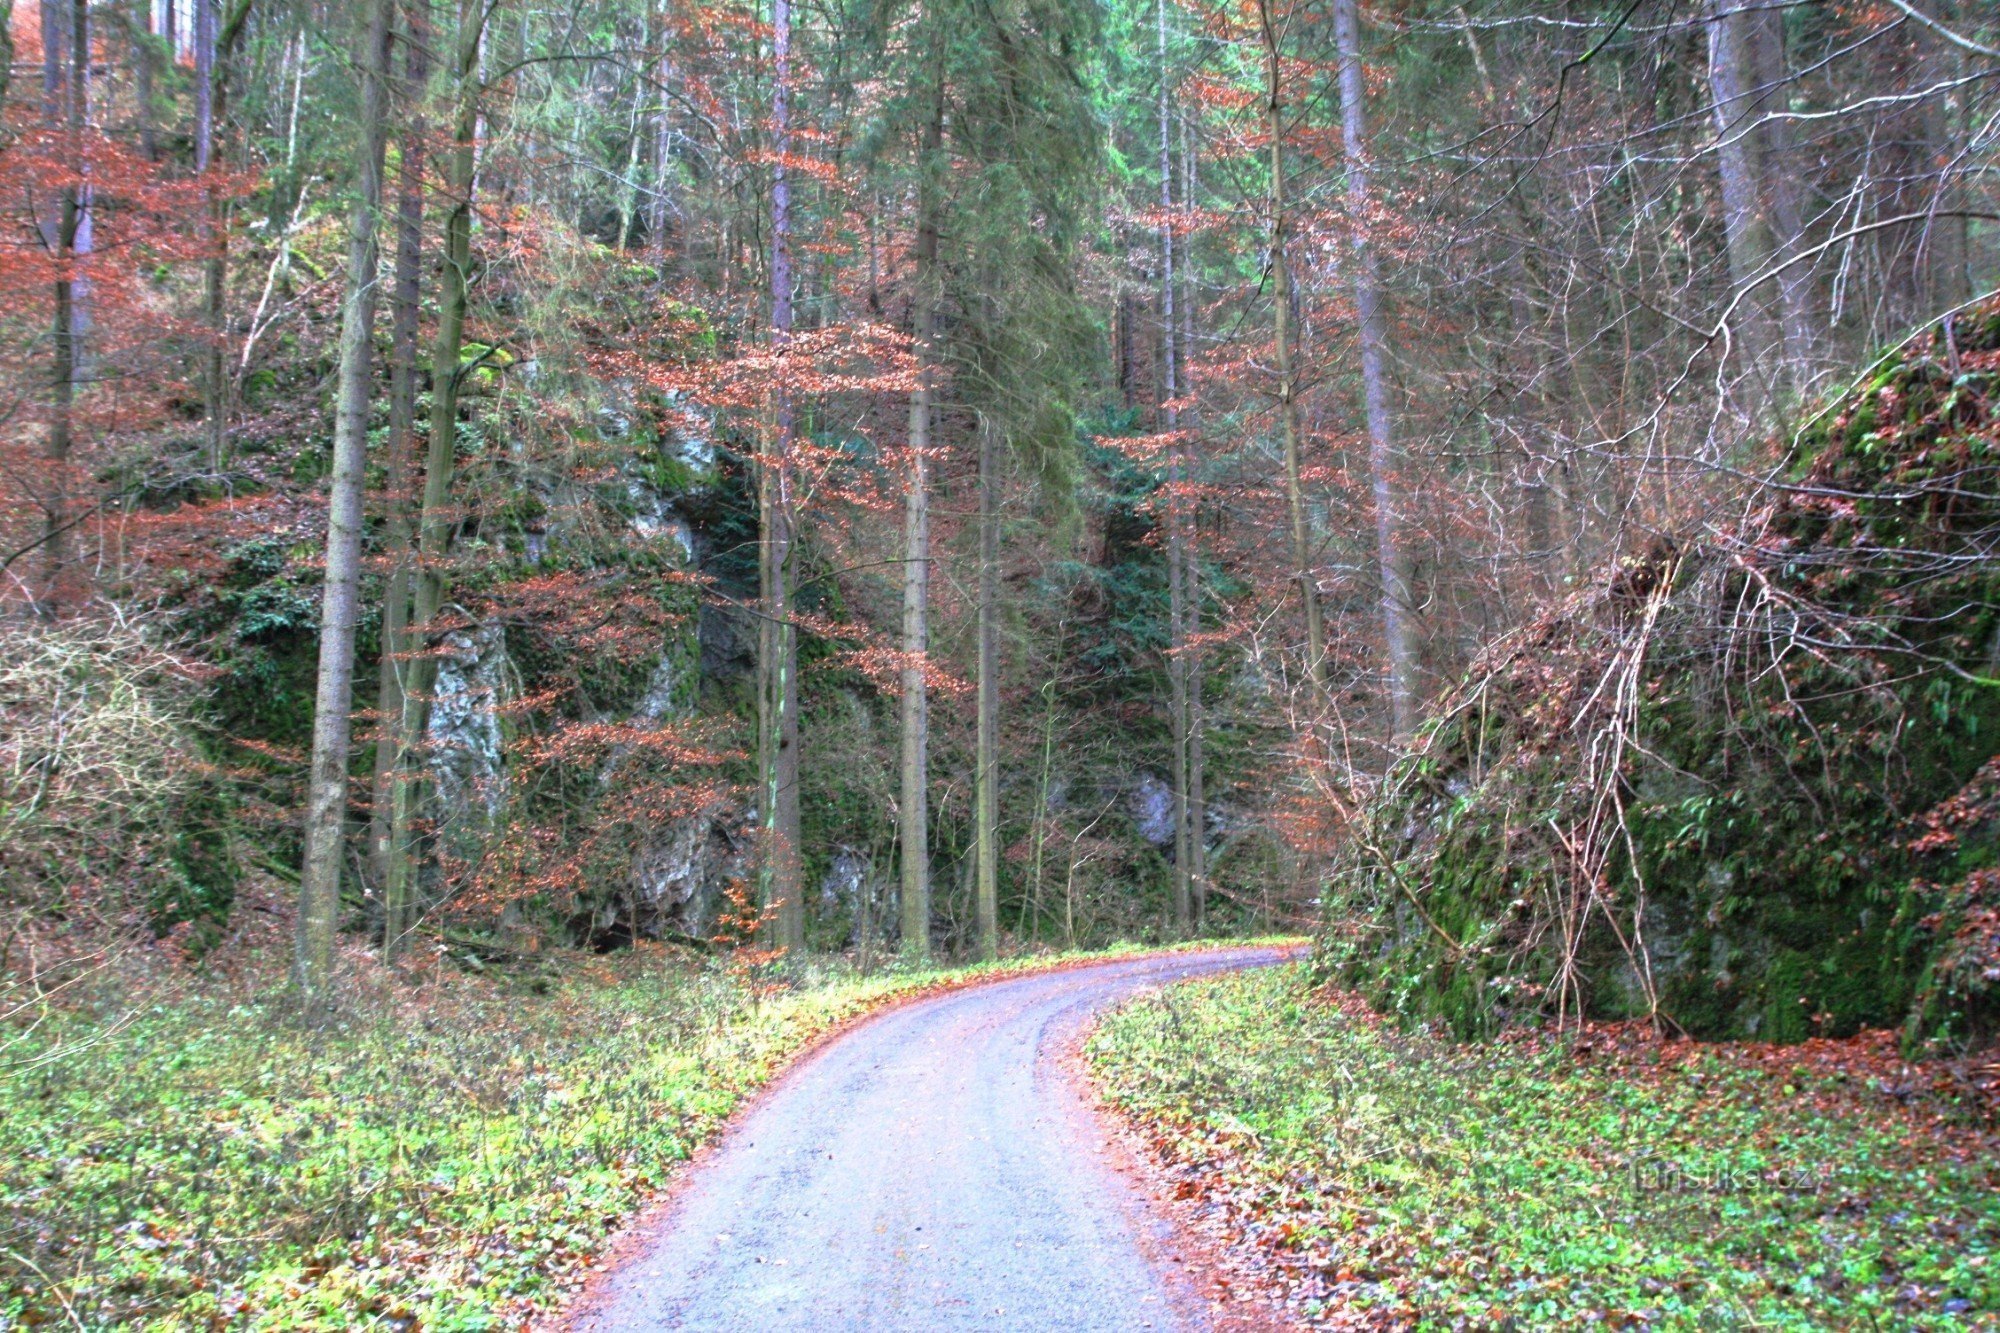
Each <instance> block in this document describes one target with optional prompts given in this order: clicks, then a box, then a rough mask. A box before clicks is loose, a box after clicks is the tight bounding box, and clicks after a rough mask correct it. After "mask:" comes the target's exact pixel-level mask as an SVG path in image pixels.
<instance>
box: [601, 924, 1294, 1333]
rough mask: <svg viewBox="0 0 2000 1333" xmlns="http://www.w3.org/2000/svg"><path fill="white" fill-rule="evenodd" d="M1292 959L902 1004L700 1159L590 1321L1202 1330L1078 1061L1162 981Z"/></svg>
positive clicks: (1085, 973)
mask: <svg viewBox="0 0 2000 1333" xmlns="http://www.w3.org/2000/svg"><path fill="white" fill-rule="evenodd" d="M1293 956H1296V955H1295V953H1294V952H1293V951H1289V950H1285V949H1276V948H1246V949H1218V950H1212V951H1206V952H1201V953H1188V954H1170V955H1164V956H1155V957H1150V958H1137V959H1131V960H1127V961H1119V962H1106V963H1101V964H1093V965H1090V966H1087V967H1080V968H1071V969H1066V970H1063V971H1055V972H1047V973H1043V974H1040V975H1033V976H1026V977H1019V978H1015V979H1011V980H1007V981H997V982H992V983H988V984H984V985H979V986H974V987H970V988H968V989H965V990H960V991H954V992H950V993H948V994H945V995H941V996H937V997H935V998H933V999H928V1000H921V1001H917V1002H915V1003H911V1004H907V1005H904V1006H901V1007H899V1008H895V1009H891V1010H890V1011H889V1012H887V1013H885V1014H883V1015H882V1016H880V1017H878V1018H875V1019H871V1020H869V1021H867V1022H865V1023H863V1024H862V1025H860V1026H859V1027H856V1028H855V1029H854V1030H852V1031H850V1032H848V1033H847V1034H845V1035H844V1036H842V1037H840V1038H839V1039H837V1040H835V1041H833V1042H831V1043H829V1044H828V1045H827V1046H825V1047H824V1048H822V1049H821V1050H820V1051H819V1052H817V1053H816V1054H814V1055H813V1056H811V1057H810V1058H808V1059H807V1060H806V1061H805V1062H804V1063H803V1064H801V1065H799V1066H798V1067H797V1068H795V1069H793V1070H792V1071H791V1072H790V1073H789V1074H787V1075H786V1076H785V1077H784V1078H783V1079H782V1080H780V1082H779V1083H778V1084H777V1085H776V1086H774V1087H773V1088H772V1089H771V1090H770V1091H769V1092H768V1093H767V1094H766V1095H765V1096H764V1097H763V1098H761V1099H760V1100H759V1101H758V1102H756V1103H755V1104H754V1105H753V1106H752V1107H751V1109H750V1110H749V1112H748V1113H747V1114H746V1115H745V1116H744V1117H743V1118H742V1119H741V1120H740V1121H739V1122H738V1123H736V1124H735V1125H734V1126H732V1127H731V1128H730V1130H729V1131H727V1132H726V1134H725V1135H724V1137H723V1138H722V1139H721V1140H720V1142H719V1143H718V1144H717V1145H716V1146H715V1147H714V1148H713V1149H712V1150H711V1151H710V1152H708V1153H707V1154H706V1155H704V1156H703V1157H702V1158H701V1160H699V1161H698V1162H697V1164H696V1165H695V1166H693V1167H692V1168H690V1171H689V1174H688V1175H687V1176H686V1177H684V1178H683V1179H682V1180H681V1181H680V1183H679V1185H678V1187H677V1188H676V1189H675V1190H674V1191H673V1193H672V1195H671V1196H670V1198H669V1200H668V1201H667V1202H666V1203H665V1204H664V1205H663V1206H662V1208H661V1209H660V1210H659V1211H658V1212H657V1213H656V1214H655V1217H654V1218H653V1220H652V1221H651V1223H650V1224H649V1225H647V1226H646V1227H644V1228H643V1229H642V1230H641V1231H639V1232H638V1233H637V1234H635V1235H634V1236H633V1237H632V1238H631V1242H630V1243H629V1244H628V1245H627V1246H626V1247H624V1257H623V1259H622V1262H617V1263H615V1264H614V1266H613V1267H611V1268H609V1269H608V1270H607V1271H605V1272H604V1273H602V1274H601V1275H600V1276H599V1277H598V1279H597V1280H596V1281H595V1282H593V1284H592V1285H591V1287H590V1289H589V1290H588V1291H586V1293H585V1295H584V1298H583V1300H582V1302H581V1304H580V1306H579V1308H578V1310H577V1313H576V1314H575V1315H573V1316H572V1317H571V1319H570V1321H569V1323H568V1324H567V1327H568V1328H570V1329H572V1330H577V1331H578V1333H583V1331H586V1330H587V1331H588V1333H611V1331H612V1330H616V1331H617V1333H631V1331H634V1330H640V1329H691V1330H726V1329H754V1330H758V1331H759V1333H776V1331H777V1330H791V1329H811V1330H818V1329H868V1330H938V1329H1022V1330H1028V1329H1034V1330H1053V1329H1088V1330H1092V1331H1093V1333H1097V1331H1099V1330H1124V1329H1133V1330H1138V1329H1181V1330H1192V1329H1201V1328H1205V1327H1206V1326H1207V1323H1206V1319H1205V1317H1204V1311H1203V1305H1204V1302H1202V1301H1201V1300H1199V1299H1198V1298H1197V1296H1196V1294H1195V1292H1194V1291H1193V1283H1192V1282H1191V1281H1190V1280H1189V1279H1187V1278H1186V1277H1183V1276H1180V1275H1179V1274H1178V1271H1177V1270H1178V1264H1179V1260H1178V1259H1177V1257H1176V1255H1175V1250H1176V1248H1177V1247H1178V1244H1179V1242H1178V1238H1177V1236H1176V1235H1175V1233H1174V1229H1173V1227H1172V1226H1171V1225H1170V1224H1169V1223H1168V1222H1166V1221H1165V1220H1164V1219H1162V1218H1161V1217H1160V1216H1159V1215H1158V1214H1157V1213H1156V1212H1155V1211H1153V1210H1152V1209H1151V1208H1150V1206H1149V1205H1148V1203H1147V1201H1146V1199H1145V1197H1144V1196H1143V1194H1142V1193H1141V1192H1140V1190H1139V1189H1138V1188H1137V1187H1136V1186H1134V1185H1132V1184H1130V1183H1128V1182H1127V1181H1126V1180H1125V1179H1124V1178H1123V1177H1122V1176H1121V1175H1120V1174H1119V1173H1118V1172H1117V1171H1116V1170H1114V1169H1113V1166H1112V1164H1111V1160H1109V1159H1115V1158H1116V1157H1117V1156H1118V1150H1117V1149H1116V1147H1115V1146H1113V1145H1112V1144H1110V1143H1108V1142H1107V1140H1106V1139H1105V1137H1104V1134H1103V1132H1102V1130H1101V1128H1100V1127H1099V1125H1098V1124H1097V1122H1096V1118H1095V1116H1094V1114H1093V1112H1092V1111H1091V1109H1090V1105H1089V1102H1088V1101H1087V1097H1088V1093H1087V1091H1086V1090H1085V1089H1083V1088H1082V1087H1080V1086H1079V1084H1078V1082H1077V1081H1076V1078H1075V1075H1074V1074H1073V1073H1072V1072H1071V1071H1070V1069H1069V1068H1068V1067H1067V1066H1068V1064H1069V1063H1070V1062H1069V1061H1068V1060H1066V1059H1065V1056H1066V1054H1067V1053H1068V1052H1070V1051H1072V1050H1073V1049H1074V1046H1075V1041H1076V1038H1077V1037H1078V1035H1079V1034H1080V1032H1081V1030H1082V1029H1083V1027H1084V1025H1085V1024H1086V1023H1087V1022H1088V1021H1089V1020H1090V1018H1091V1017H1092V1016H1093V1015H1094V1014H1096V1013H1098V1012H1099V1011H1101V1010H1103V1009H1105V1008H1106V1007H1107V1006H1110V1005H1113V1004H1116V1003H1117V1002H1119V1001H1121V1000H1124V999H1127V998H1129V997H1131V996H1133V995H1134V994H1136V993H1138V992H1140V991H1142V990H1145V989H1147V988H1149V987H1152V986H1156V985H1159V984H1160V983H1163V982H1170V981H1177V980H1180V979H1182V978H1184V977H1192V976H1198V975H1201V974H1203V973H1209V972H1219V971H1225V970H1229V969H1233V968H1242V967H1255V966H1261V965H1265V964H1271V963H1277V962H1281V961H1284V960H1285V959H1286V958H1288V957H1293Z"/></svg>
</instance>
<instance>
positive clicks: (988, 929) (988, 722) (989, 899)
mask: <svg viewBox="0 0 2000 1333" xmlns="http://www.w3.org/2000/svg"><path fill="white" fill-rule="evenodd" d="M998 435H999V431H998V429H997V428H996V427H995V425H994V424H993V422H992V420H991V418H989V417H987V416H985V415H984V414H982V415H981V416H980V419H979V684H978V694H979V700H978V713H979V717H978V736H977V743H976V752H975V754H974V759H973V762H974V770H975V771H974V781H973V853H974V857H975V860H976V870H977V880H976V885H977V890H976V891H977V897H976V899H975V903H974V916H975V920H976V922H977V928H978V949H979V957H980V959H981V960H982V961H985V962H991V961H993V960H994V959H996V958H998V957H999V956H1000V624H999V616H1000V606H999V602H1000V507H999V489H1000V475H999V473H1000V459H999V454H1000V445H999V439H998Z"/></svg>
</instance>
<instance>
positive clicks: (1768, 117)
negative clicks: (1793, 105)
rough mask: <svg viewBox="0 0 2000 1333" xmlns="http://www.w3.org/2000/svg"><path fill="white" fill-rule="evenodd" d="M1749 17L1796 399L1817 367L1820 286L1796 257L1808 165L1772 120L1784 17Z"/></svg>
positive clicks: (1782, 74)
mask: <svg viewBox="0 0 2000 1333" xmlns="http://www.w3.org/2000/svg"><path fill="white" fill-rule="evenodd" d="M1748 17H1749V20H1750V22H1749V29H1750V31H1749V39H1750V54H1751V65H1752V68H1753V70H1754V72H1755V78H1756V81H1757V88H1756V103H1755V111H1756V114H1757V115H1758V116H1759V117H1760V118H1761V119H1762V122H1763V123H1762V126H1761V128H1762V131H1763V134H1762V144H1761V145H1760V146H1761V148H1762V152H1761V153H1760V154H1759V155H1758V156H1759V163H1760V166H1761V168H1762V171H1761V175H1762V183H1763V186H1764V190H1765V193H1766V195H1767V196H1768V198H1769V200H1770V208H1769V215H1770V222H1771V230H1772V236H1771V244H1772V249H1773V258H1774V260H1775V262H1777V263H1779V264H1780V265H1783V267H1781V268H1779V270H1778V277H1777V282H1778V319H1779V326H1780V333H1781V336H1782V339H1783V344H1784V349H1785V378H1786V382H1787V387H1788V388H1789V389H1790V391H1791V393H1792V395H1793V396H1794V397H1795V398H1803V397H1804V396H1805V395H1806V394H1807V393H1808V392H1810V391H1811V389H1812V386H1813V382H1814V379H1815V378H1816V374H1817V369H1818V362H1819V335H1818V329H1817V324H1818V318H1819V303H1818V297H1817V295H1816V291H1817V286H1818V284H1817V283H1816V282H1815V281H1814V276H1813V275H1814V266H1813V264H1812V263H1811V262H1810V261H1807V260H1799V262H1797V263H1786V261H1788V260H1792V259H1794V258H1796V257H1797V256H1798V254H1799V252H1800V251H1801V250H1802V249H1803V248H1804V247H1805V240H1806V235H1805V232H1806V217H1805V212H1806V205H1805V197H1804V187H1805V181H1806V164H1805V163H1804V162H1802V161H1800V158H1799V151H1798V144H1797V136H1796V135H1795V134H1794V133H1793V131H1792V124H1791V122H1790V121H1788V120H1785V119H1783V118H1782V117H1778V116H1773V115H1772V114H1771V112H1772V111H1773V110H1777V111H1784V110H1786V109H1787V104H1788V102H1789V100H1790V99H1789V96H1788V94H1787V92H1786V89H1787V88H1788V87H1789V86H1790V83H1791V65H1790V61H1789V60H1788V59H1787V56H1786V51H1785V15H1784V11H1783V10H1782V9H1766V10H1763V11H1761V12H1759V13H1756V14H1754V15H1750V16H1748Z"/></svg>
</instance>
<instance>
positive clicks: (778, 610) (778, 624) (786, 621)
mask: <svg viewBox="0 0 2000 1333" xmlns="http://www.w3.org/2000/svg"><path fill="white" fill-rule="evenodd" d="M771 29H772V35H771V50H772V56H773V63H774V66H775V70H774V74H775V77H774V80H773V86H772V90H771V149H772V157H773V159H774V164H773V167H772V172H771V342H772V344H773V345H774V346H776V347H782V346H783V345H784V344H785V343H787V342H789V341H790V340H791V332H792V187H791V174H790V172H789V171H788V169H787V168H786V165H785V154H786V153H788V152H790V151H791V89H790V83H791V52H792V6H791V0H774V3H773V6H772V23H771ZM773 417H774V421H773V423H772V429H771V431H770V434H769V446H768V452H767V454H766V457H765V459H764V464H763V467H762V469H761V471H762V489H763V492H764V500H763V504H762V506H761V508H762V510H763V513H764V519H765V527H764V530H763V533H764V541H763V557H764V570H763V573H762V576H761V582H762V584H763V591H764V633H763V634H762V635H761V636H760V638H759V643H760V644H762V645H763V647H764V649H765V652H766V654H767V656H766V660H765V663H764V671H763V674H764V677H765V680H766V683H767V691H768V698H767V701H766V703H765V706H764V708H763V713H764V723H765V727H766V733H765V736H764V737H763V738H762V741H761V743H760V745H759V752H760V753H761V754H762V755H764V756H765V761H766V763H765V776H764V810H763V815H764V847H763V877H764V885H763V889H764V896H763V903H764V907H765V909H766V910H767V911H769V912H770V913H771V914H772V920H771V934H772V941H773V943H774V944H775V945H776V946H777V947H779V948H782V949H784V950H786V951H787V952H788V953H790V954H793V955H796V954H798V953H801V952H803V951H804V949H805V893H804V886H803V885H802V883H801V878H802V867H803V863H802V859H801V856H802V852H803V849H802V848H801V847H800V846H799V830H800V820H799V682H798V675H799V657H798V631H797V629H796V628H795V627H794V626H793V624H792V610H791V596H790V592H791V587H790V584H791V577H792V573H791V564H792V555H793V548H794V540H793V538H794V533H793V524H794V522H795V519H796V515H795V513H794V510H793V505H792V494H791V432H792V418H791V404H790V403H789V402H788V401H787V400H786V397H785V394H784V391H783V389H782V388H781V389H780V390H779V391H778V393H777V394H776V395H775V396H774V399H773Z"/></svg>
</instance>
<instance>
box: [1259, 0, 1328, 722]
mask: <svg viewBox="0 0 2000 1333" xmlns="http://www.w3.org/2000/svg"><path fill="white" fill-rule="evenodd" d="M1272 3H1273V0H1257V20H1258V28H1259V31H1260V33H1261V35H1262V38H1263V44H1264V110H1265V131H1266V133H1268V134H1269V135H1270V139H1271V147H1270V154H1271V198H1270V210H1271V273H1272V276H1273V278H1275V280H1276V288H1277V290H1276V295H1275V297H1274V299H1273V301H1272V311H1271V321H1272V347H1271V359H1272V369H1273V370H1274V371H1275V372H1276V373H1277V378H1278V424H1279V427H1280V429H1281V430H1282V432H1283V434H1284V444H1285V505H1286V509H1287V511H1288V516H1289V518H1290V520H1291V538H1292V578H1293V579H1294V581H1296V582H1297V584H1298V589H1299V604H1300V608H1301V610H1302V611H1303V612H1304V618H1305V629H1306V660H1305V675H1306V683H1307V687H1308V693H1309V695H1310V702H1309V708H1308V712H1309V713H1310V715H1311V722H1310V725H1311V727H1312V728H1314V729H1317V728H1318V727H1320V726H1321V725H1322V723H1323V722H1324V721H1325V714H1326V710H1327V706H1328V703H1329V699H1328V688H1327V664H1326V627H1325V625H1324V623H1323V622H1322V620H1321V617H1320V606H1319V584H1318V581H1317V580H1316V579H1315V577H1314V575H1313V551H1312V540H1311V535H1310V533H1309V531H1308V528H1307V522H1306V498H1305V485H1304V482H1303V481H1302V480H1301V477H1300V461H1299V458H1300V453H1301V450H1302V449H1303V445H1304V441H1303V439H1302V436H1303V434H1304V431H1303V427H1302V426H1301V424H1300V421H1299V401H1298V383H1297V379H1296V376H1295V375H1294V372H1293V367H1292V300H1293V297H1292V266H1291V261H1290V259H1289V257H1288V256H1287V253H1286V252H1287V249H1288V247H1289V244H1290V240H1291V226H1292V224H1291V215H1290V212H1289V211H1288V206H1287V204H1286V202H1285V103H1284V84H1283V79H1282V76H1281V74H1280V70H1279V63H1278V62H1279V51H1278V29H1277V21H1276V16H1275V15H1274V14H1273V13H1272V12H1271V5H1272Z"/></svg>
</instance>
